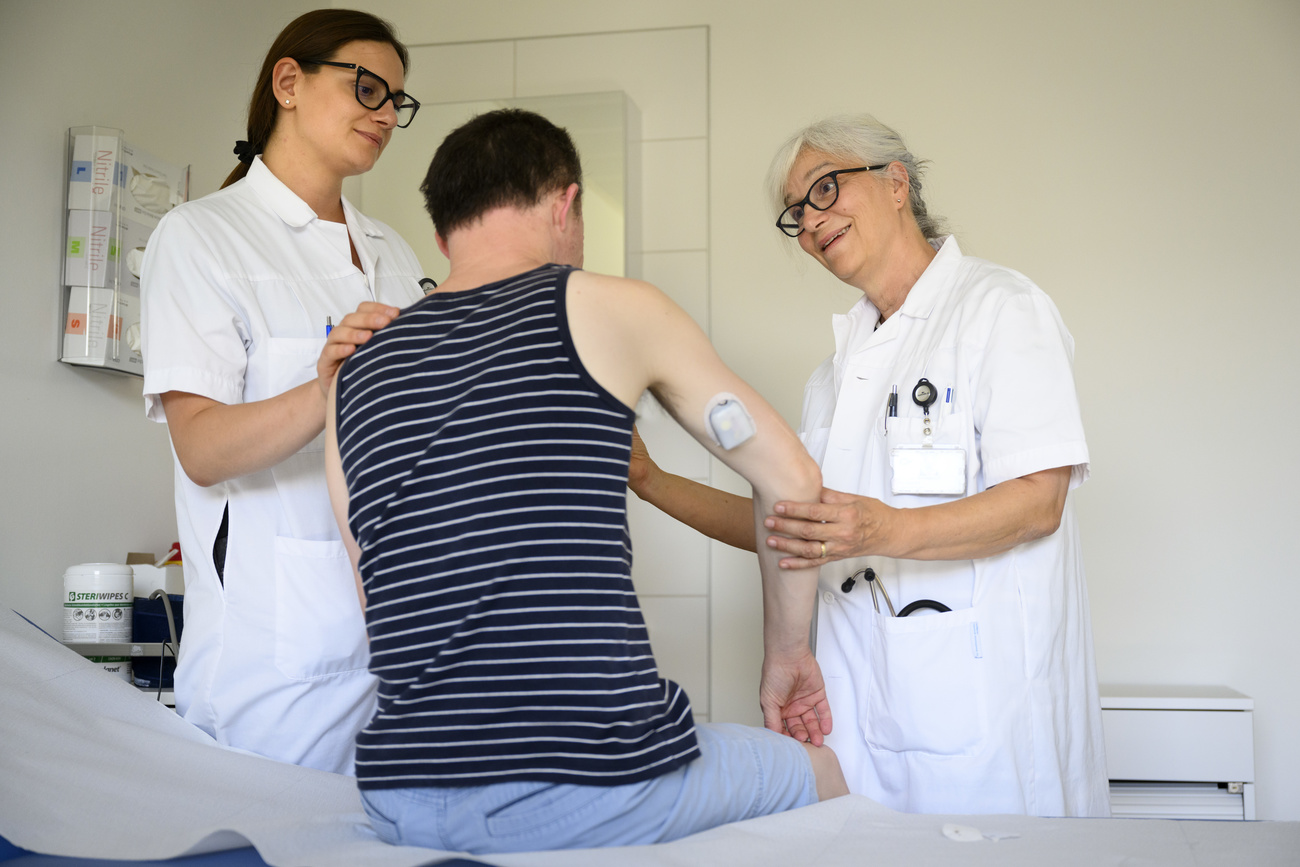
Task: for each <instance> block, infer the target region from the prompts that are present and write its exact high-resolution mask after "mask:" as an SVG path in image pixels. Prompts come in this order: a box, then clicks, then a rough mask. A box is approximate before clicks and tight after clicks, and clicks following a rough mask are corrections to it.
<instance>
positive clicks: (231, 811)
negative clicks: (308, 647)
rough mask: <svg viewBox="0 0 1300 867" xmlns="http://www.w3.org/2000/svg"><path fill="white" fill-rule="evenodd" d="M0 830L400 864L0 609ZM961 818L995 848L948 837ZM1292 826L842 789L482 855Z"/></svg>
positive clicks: (953, 846)
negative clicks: (703, 819) (894, 805)
mask: <svg viewBox="0 0 1300 867" xmlns="http://www.w3.org/2000/svg"><path fill="white" fill-rule="evenodd" d="M0 659H2V660H4V664H3V665H2V666H0V835H3V836H4V837H5V838H7V839H8V840H10V841H11V842H12V843H14V844H15V845H18V846H21V847H23V848H25V849H30V850H32V851H35V852H42V853H48V854H56V855H66V856H80V857H99V858H118V859H124V860H125V859H164V858H172V857H176V856H179V855H186V854H196V853H201V852H209V851H217V850H221V849H230V848H236V847H241V846H245V845H248V844H252V845H253V846H255V847H256V848H257V851H258V852H259V853H260V854H261V856H262V858H264V859H265V860H266V861H267V862H268V863H269V864H272V865H277V867H280V865H283V867H289V865H308V867H345V865H346V867H353V865H358V864H366V865H378V867H387V865H393V867H406V865H417V864H427V863H430V862H432V861H436V860H439V859H440V857H444V856H445V853H442V854H440V853H436V852H432V851H430V850H426V849H414V848H406V847H399V846H389V845H387V844H385V843H382V842H380V841H379V840H378V839H377V838H376V837H375V835H374V833H373V832H372V831H371V829H370V825H369V823H368V821H367V820H366V816H365V813H364V812H363V811H362V809H361V802H360V800H359V799H358V797H357V791H356V785H355V782H354V781H353V780H352V779H351V778H349V777H341V776H338V775H335V774H327V773H324V772H321V771H315V770H310V769H307V768H300V767H297V766H294V765H286V764H282V763H280V762H274V761H271V760H269V759H264V758H261V757H259V756H253V755H250V754H247V753H243V752H239V751H236V750H231V749H227V748H224V747H221V746H219V745H218V744H216V743H215V742H214V741H213V740H212V739H211V738H209V737H208V736H207V735H205V734H203V733H202V732H200V731H198V730H197V729H195V728H193V727H192V726H190V725H189V724H188V723H186V722H185V721H184V720H182V719H180V718H179V717H178V716H176V714H175V713H174V712H172V711H170V710H168V709H167V708H165V707H163V706H162V705H160V704H158V703H157V702H155V701H153V700H152V699H151V698H150V697H149V696H148V695H145V694H143V693H141V692H140V691H138V690H136V689H135V688H134V687H132V686H130V685H128V684H126V683H125V682H123V681H121V680H118V679H117V678H115V677H113V676H112V675H110V674H108V673H106V672H104V671H103V670H102V669H100V668H99V667H98V666H95V665H92V664H89V663H87V662H86V661H85V660H84V659H82V658H81V657H79V656H78V655H77V654H75V653H73V652H72V651H70V650H68V649H67V648H65V647H63V646H62V645H61V644H59V643H58V642H56V641H54V640H53V639H51V638H49V637H48V636H46V635H45V634H44V633H42V632H40V631H39V630H37V629H36V628H34V627H32V626H31V625H30V624H28V623H27V622H26V621H24V620H22V619H21V618H20V617H18V616H17V615H15V614H13V613H12V612H10V611H7V610H0ZM951 822H957V823H959V824H962V825H967V826H972V827H975V828H978V829H980V830H981V831H982V832H983V833H984V834H985V835H988V836H1002V837H1006V835H1018V836H1015V837H1011V838H1006V839H1001V840H997V841H993V840H983V841H981V842H975V843H962V842H955V841H953V840H950V839H948V838H947V837H945V836H944V834H943V826H944V825H945V824H948V823H951ZM1297 852H1300V823H1295V822H1285V823H1267V822H1266V823H1258V822H1257V823H1244V822H1176V821H1170V820H1143V819H1037V818H1031V817H1026V816H961V817H953V816H922V815H913V814H906V813H896V812H894V811H892V810H889V809H886V808H885V807H882V806H881V805H879V804H877V803H875V802H874V801H870V800H868V799H866V798H862V797H857V796H850V797H847V798H839V799H836V800H834V801H829V802H827V803H824V804H818V805H817V806H814V807H806V808H804V809H802V810H795V811H792V812H789V813H784V814H781V815H777V816H769V817H767V818H764V819H755V820H753V821H749V822H740V823H737V824H735V825H729V826H726V827H723V828H715V829H713V830H712V831H706V832H704V833H702V834H697V835H695V836H693V837H688V838H687V839H685V840H679V841H677V842H675V843H668V844H662V845H658V846H642V847H633V848H626V849H619V850H609V849H604V850H600V849H595V850H586V851H575V850H568V851H564V852H534V853H525V854H517V855H491V856H478V860H481V861H484V862H489V863H492V864H496V865H502V867H513V865H521V867H522V865H530V867H533V865H536V867H550V865H554V867H585V865H591V867H597V865H599V867H608V865H611V864H617V865H620V867H641V865H647V867H648V865H656V867H659V865H668V867H672V865H682V867H687V865H690V867H696V865H713V864H719V865H723V864H745V865H747V867H765V865H772V867H789V865H791V864H817V865H820V867H833V865H842V864H844V865H847V864H866V863H877V862H878V863H883V864H909V865H929V864H934V865H940V864H943V865H950V864H980V865H982V864H990V865H992V864H998V865H1008V864H1009V865H1016V864H1026V865H1030V864H1032V865H1039V864H1053V865H1075V864H1078V865H1094V864H1101V863H1120V862H1125V863H1141V864H1159V865H1177V867H1182V865H1188V867H1191V865H1198V867H1199V865H1208V864H1224V863H1231V862H1234V861H1235V862H1238V863H1250V864H1252V865H1271V864H1278V865H1282V864H1288V865H1289V864H1295V863H1296V853H1297Z"/></svg>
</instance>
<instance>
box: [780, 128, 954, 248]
mask: <svg viewBox="0 0 1300 867" xmlns="http://www.w3.org/2000/svg"><path fill="white" fill-rule="evenodd" d="M810 150H811V151H820V152H821V153H824V154H826V155H827V156H832V157H837V158H840V159H844V160H848V161H849V162H851V163H856V164H858V165H864V166H875V165H880V164H881V163H893V162H899V163H902V164H903V165H904V166H905V167H906V168H907V179H908V187H909V190H908V202H909V204H910V205H911V207H912V216H913V217H915V218H916V224H917V225H918V226H920V227H921V232H922V233H923V234H924V235H925V238H926V240H927V241H937V240H938V239H939V238H942V237H943V236H944V235H946V234H948V229H947V227H946V226H945V225H944V224H943V220H942V218H940V217H935V216H932V215H931V214H930V213H929V211H927V210H926V207H925V198H924V196H923V195H922V192H921V169H922V168H923V167H924V166H925V165H927V162H926V161H925V160H918V159H917V158H916V157H914V156H912V153H911V151H909V150H908V149H907V146H906V145H905V144H903V139H902V136H900V135H899V134H898V133H896V132H894V130H892V129H890V128H889V127H887V126H885V125H884V124H883V123H881V122H880V121H878V120H876V119H875V118H874V117H872V116H871V115H869V114H854V115H836V116H835V117H828V118H826V119H825V120H820V121H818V122H817V123H814V124H812V125H810V126H807V127H804V128H803V129H801V130H799V132H797V133H795V134H794V135H792V136H791V137H790V138H789V140H787V141H786V143H785V144H783V145H782V146H781V149H780V150H779V151H777V152H776V156H775V157H773V159H772V166H771V168H769V169H768V172H767V189H768V195H769V196H770V197H771V200H772V206H773V210H772V213H774V214H779V213H781V211H782V210H783V209H784V208H785V183H786V181H787V180H788V179H789V177H790V170H791V169H793V168H794V164H795V161H796V160H798V159H799V155H800V154H802V153H803V152H804V151H810Z"/></svg>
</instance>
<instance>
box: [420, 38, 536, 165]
mask: <svg viewBox="0 0 1300 867" xmlns="http://www.w3.org/2000/svg"><path fill="white" fill-rule="evenodd" d="M514 46H515V44H514V43H513V42H471V43H467V44H459V45H420V46H415V47H413V48H411V49H410V51H411V72H410V74H409V75H408V76H407V77H406V89H407V90H408V91H409V92H410V93H411V94H412V95H413V96H414V97H415V98H416V99H418V100H420V101H421V102H471V101H477V100H483V99H507V98H509V97H511V96H514V95H515V93H514V89H515V47H514ZM414 122H415V123H419V121H418V120H417V121H414ZM398 135H400V133H398ZM429 156H431V157H432V156H433V155H432V154H430V155H429Z"/></svg>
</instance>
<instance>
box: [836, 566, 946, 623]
mask: <svg viewBox="0 0 1300 867" xmlns="http://www.w3.org/2000/svg"><path fill="white" fill-rule="evenodd" d="M859 575H860V576H862V578H863V580H865V581H866V582H867V586H868V587H870V588H871V605H872V607H874V608H875V609H876V613H877V614H879V613H880V600H879V599H878V598H877V597H876V587H877V586H878V587H879V588H880V595H881V596H884V597H885V605H886V606H887V607H888V608H889V616H890V617H906V616H907V615H909V614H911V613H912V612H913V611H920V610H921V609H922V608H929V609H930V610H932V611H940V612H943V611H951V610H952V609H951V608H949V607H948V606H947V605H944V604H943V603H942V602H936V601H935V600H933V599H917V600H916V601H915V602H909V603H907V604H906V605H904V606H903V610H902V611H898V612H895V611H894V603H893V600H891V599H890V598H889V591H888V590H886V589H885V584H884V582H883V581H880V580H879V579H878V578H877V577H876V570H875V569H872V568H871V567H870V566H867V567H866V568H865V569H859V570H858V571H857V572H854V573H853V574H852V575H850V576H849V577H847V578H845V579H844V583H843V584H841V585H840V589H841V590H843V591H844V592H845V593H848V592H849V591H851V590H852V589H853V585H854V583H855V582H856V581H857V578H858V576H859Z"/></svg>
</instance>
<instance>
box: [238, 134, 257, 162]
mask: <svg viewBox="0 0 1300 867" xmlns="http://www.w3.org/2000/svg"><path fill="white" fill-rule="evenodd" d="M255 153H256V151H254V150H253V146H252V145H251V144H249V143H248V142H246V141H242V140H241V141H237V142H235V156H237V157H239V161H240V162H241V163H243V164H244V165H246V166H251V165H252V164H253V156H254V155H255Z"/></svg>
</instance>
